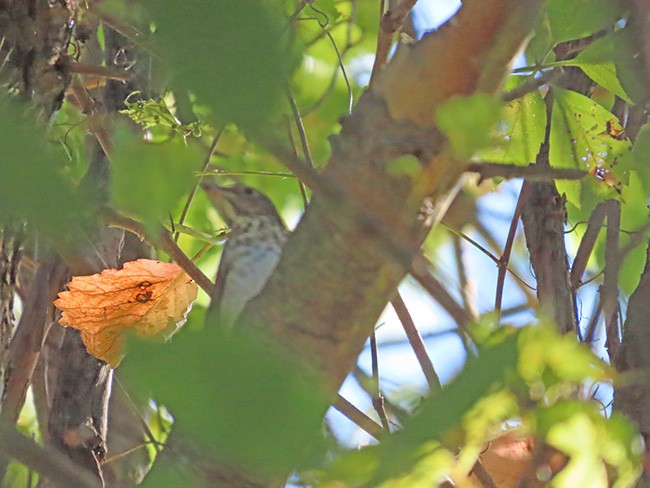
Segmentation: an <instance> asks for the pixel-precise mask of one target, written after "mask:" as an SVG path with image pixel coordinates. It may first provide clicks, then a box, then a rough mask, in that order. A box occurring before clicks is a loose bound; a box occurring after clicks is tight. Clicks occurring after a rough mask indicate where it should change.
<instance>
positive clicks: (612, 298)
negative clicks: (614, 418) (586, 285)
mask: <svg viewBox="0 0 650 488" xmlns="http://www.w3.org/2000/svg"><path fill="white" fill-rule="evenodd" d="M606 203H607V233H606V236H605V269H604V277H603V286H602V288H601V292H600V299H601V301H602V304H603V305H602V310H603V315H604V316H605V330H606V331H607V341H606V342H605V345H606V347H607V354H608V355H609V359H610V361H611V363H612V364H613V363H614V360H615V358H616V357H617V354H618V350H619V348H620V346H621V337H620V328H619V323H618V315H619V306H618V273H619V270H620V264H621V260H620V256H619V248H618V246H619V242H618V240H619V231H620V228H621V202H619V201H618V200H607V202H606Z"/></svg>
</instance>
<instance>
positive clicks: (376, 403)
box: [370, 330, 389, 430]
mask: <svg viewBox="0 0 650 488" xmlns="http://www.w3.org/2000/svg"><path fill="white" fill-rule="evenodd" d="M370 358H371V368H372V383H373V388H372V406H373V407H374V409H375V411H376V412H377V415H378V416H379V420H381V425H382V426H383V427H384V429H386V430H388V428H389V424H388V417H387V416H386V410H384V397H383V395H382V394H381V389H380V386H379V356H378V354H377V335H376V334H375V331H374V330H373V331H372V334H370Z"/></svg>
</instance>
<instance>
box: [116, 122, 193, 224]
mask: <svg viewBox="0 0 650 488" xmlns="http://www.w3.org/2000/svg"><path fill="white" fill-rule="evenodd" d="M114 140H115V152H114V154H113V156H112V158H111V162H112V164H113V174H112V180H111V182H112V185H111V194H112V201H113V203H114V205H115V206H116V208H117V209H118V210H120V211H122V212H124V213H126V214H128V215H131V216H134V217H137V218H138V219H140V220H142V221H143V222H145V223H146V224H151V225H153V224H157V223H159V222H160V221H163V220H166V219H168V218H169V214H170V212H171V211H172V210H173V209H174V208H175V206H176V204H177V203H178V201H179V199H180V198H181V196H183V195H184V194H185V193H187V192H188V190H189V189H190V188H192V186H193V185H195V184H196V183H197V182H198V179H197V177H196V176H194V171H195V170H198V169H199V166H200V165H201V164H202V155H201V153H200V151H199V150H198V148H196V147H195V146H191V145H190V146H188V145H186V144H185V142H184V141H183V140H182V139H180V138H176V139H172V140H170V141H167V142H164V143H162V144H149V143H146V142H144V141H143V140H142V139H139V138H137V137H136V136H134V135H132V134H131V133H130V131H128V130H127V129H125V128H118V129H117V130H116V131H115V137H114Z"/></svg>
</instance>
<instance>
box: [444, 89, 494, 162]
mask: <svg viewBox="0 0 650 488" xmlns="http://www.w3.org/2000/svg"><path fill="white" fill-rule="evenodd" d="M501 111H502V104H501V102H500V101H499V100H497V99H496V98H494V97H493V96H490V95H487V94H485V93H475V94H474V95H470V96H456V97H452V98H451V99H449V100H448V101H447V102H445V103H444V104H443V105H441V106H440V107H439V108H438V111H437V113H436V121H437V124H438V128H439V129H440V130H441V131H442V132H443V133H444V134H445V135H446V136H447V137H448V138H449V142H450V143H451V147H452V149H453V151H454V153H455V154H456V156H457V157H458V158H459V159H461V160H468V159H469V158H470V157H472V156H473V155H474V153H476V152H477V151H478V150H479V149H483V148H484V147H486V146H488V145H489V144H490V142H491V132H492V130H493V129H494V126H495V125H496V124H497V122H498V121H499V119H500V118H501Z"/></svg>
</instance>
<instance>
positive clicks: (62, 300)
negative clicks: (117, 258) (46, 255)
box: [54, 259, 198, 367]
mask: <svg viewBox="0 0 650 488" xmlns="http://www.w3.org/2000/svg"><path fill="white" fill-rule="evenodd" d="M68 290H69V291H63V292H61V293H59V298H58V300H56V301H55V302H54V305H56V306H57V307H58V308H59V309H60V310H61V311H62V312H63V314H62V316H61V320H60V321H59V322H60V323H61V324H62V325H67V326H69V327H73V328H75V329H78V330H80V331H81V337H82V339H83V341H84V344H85V345H86V349H87V350H88V352H89V353H90V354H92V355H93V356H95V357H97V358H99V359H102V360H104V361H106V362H108V363H110V364H111V365H112V366H113V367H116V366H117V365H118V364H119V363H120V361H121V359H122V346H123V345H124V339H123V337H122V333H123V332H124V331H126V330H130V331H133V332H135V333H137V334H139V335H141V336H145V337H151V336H155V335H159V334H163V335H164V336H165V337H169V336H171V335H172V334H173V332H175V331H176V330H177V329H178V327H180V326H182V325H183V324H184V323H185V320H186V316H187V313H188V312H189V310H190V308H191V306H192V302H193V301H194V300H195V299H196V296H197V293H198V287H197V286H196V283H194V282H193V281H192V279H191V278H190V277H189V276H188V275H187V274H186V273H185V272H184V271H183V270H182V269H181V268H180V267H179V266H178V265H176V264H170V263H163V262H160V261H152V260H150V259H138V260H137V261H131V262H128V263H125V264H124V267H123V268H122V269H119V270H118V269H105V270H104V271H102V272H101V273H99V274H94V275H90V276H74V277H73V278H72V281H70V283H68Z"/></svg>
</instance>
